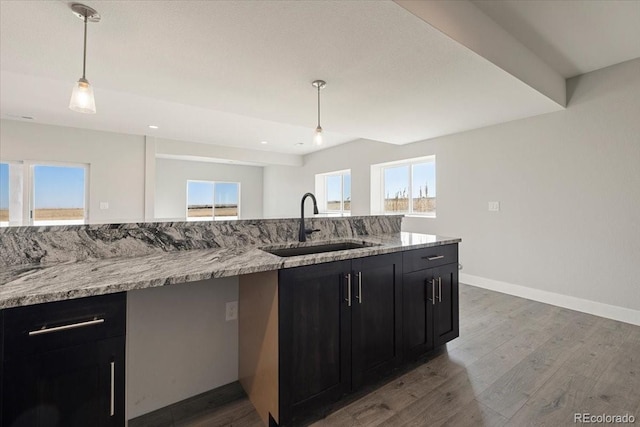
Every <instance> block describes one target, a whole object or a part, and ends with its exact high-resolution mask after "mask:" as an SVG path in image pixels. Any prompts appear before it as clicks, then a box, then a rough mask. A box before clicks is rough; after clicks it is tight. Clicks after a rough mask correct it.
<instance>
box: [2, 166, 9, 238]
mask: <svg viewBox="0 0 640 427" xmlns="http://www.w3.org/2000/svg"><path fill="white" fill-rule="evenodd" d="M7 225H9V164H8V163H0V226H3V227H6V226H7Z"/></svg>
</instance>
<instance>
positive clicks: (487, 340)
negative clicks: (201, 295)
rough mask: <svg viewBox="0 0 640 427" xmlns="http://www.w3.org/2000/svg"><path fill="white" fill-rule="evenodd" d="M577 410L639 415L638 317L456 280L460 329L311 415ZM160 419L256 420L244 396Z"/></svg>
mask: <svg viewBox="0 0 640 427" xmlns="http://www.w3.org/2000/svg"><path fill="white" fill-rule="evenodd" d="M174 411H175V410H174ZM576 412H578V413H584V412H588V413H591V414H603V413H606V414H610V415H617V414H619V415H624V414H627V413H628V414H632V415H634V416H635V417H636V422H640V327H639V326H633V325H629V324H626V323H621V322H616V321H613V320H608V319H603V318H599V317H596V316H591V315H588V314H584V313H579V312H576V311H571V310H567V309H562V308H559V307H555V306H551V305H547V304H542V303H538V302H534V301H529V300H526V299H522V298H517V297H513V296H509V295H505V294H501V293H497V292H492V291H488V290H484V289H480V288H475V287H472V286H465V285H460V338H457V339H456V340H454V341H452V342H450V343H449V344H447V348H446V350H444V349H443V351H440V352H439V353H438V354H436V355H435V356H434V357H432V358H431V359H430V360H428V361H427V362H426V363H424V364H421V365H419V366H417V367H415V368H414V369H412V370H410V371H409V372H406V373H405V374H403V375H401V376H399V377H396V378H394V379H393V380H390V381H387V382H386V383H383V384H381V385H380V386H379V387H378V388H376V389H373V390H371V391H370V392H369V393H368V394H366V395H363V396H359V397H358V398H357V400H353V401H351V402H349V403H348V404H347V405H346V406H344V407H342V408H340V409H338V410H336V411H335V412H333V413H332V414H330V415H329V416H327V417H326V418H324V419H322V420H320V421H318V422H316V423H314V424H312V425H313V426H314V427H323V426H345V427H347V426H349V427H351V426H455V427H461V426H483V425H484V426H514V427H516V426H517V427H522V426H561V425H573V424H574V413H576ZM176 415H177V414H176ZM163 421H164V422H161V423H157V424H155V425H163V426H165V425H166V426H176V427H177V426H207V427H209V426H210V427H214V426H238V427H240V426H243V427H244V426H256V427H257V426H260V425H261V424H260V420H259V418H258V415H257V414H256V413H255V411H254V410H253V408H252V406H251V403H249V401H248V400H247V399H246V398H242V399H238V400H235V401H233V402H230V403H227V404H225V405H223V406H222V407H218V408H216V409H215V410H203V411H201V412H200V413H195V414H182V415H181V416H175V417H169V418H165V419H164V420H163Z"/></svg>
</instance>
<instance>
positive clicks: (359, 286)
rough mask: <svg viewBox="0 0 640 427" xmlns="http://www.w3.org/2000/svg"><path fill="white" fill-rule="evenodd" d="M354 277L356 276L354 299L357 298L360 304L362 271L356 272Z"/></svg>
mask: <svg viewBox="0 0 640 427" xmlns="http://www.w3.org/2000/svg"><path fill="white" fill-rule="evenodd" d="M356 276H358V295H356V298H358V302H359V303H360V304H362V271H358V272H357V273H356Z"/></svg>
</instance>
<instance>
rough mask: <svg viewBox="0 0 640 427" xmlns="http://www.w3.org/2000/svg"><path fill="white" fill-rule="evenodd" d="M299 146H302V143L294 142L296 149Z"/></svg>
mask: <svg viewBox="0 0 640 427" xmlns="http://www.w3.org/2000/svg"><path fill="white" fill-rule="evenodd" d="M301 145H304V142H296V143H295V146H296V147H300V146H301Z"/></svg>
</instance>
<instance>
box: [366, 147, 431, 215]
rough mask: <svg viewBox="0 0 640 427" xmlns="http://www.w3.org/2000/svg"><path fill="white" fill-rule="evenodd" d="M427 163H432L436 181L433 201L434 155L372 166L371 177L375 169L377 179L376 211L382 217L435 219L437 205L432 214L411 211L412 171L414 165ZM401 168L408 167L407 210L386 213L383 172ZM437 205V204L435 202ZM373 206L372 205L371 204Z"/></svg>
mask: <svg viewBox="0 0 640 427" xmlns="http://www.w3.org/2000/svg"><path fill="white" fill-rule="evenodd" d="M427 163H433V167H434V169H435V170H436V179H435V183H436V185H435V187H436V196H435V199H436V200H437V182H438V177H437V164H436V156H435V154H433V155H429V156H422V157H415V158H411V159H404V160H398V161H393V162H388V163H381V164H377V165H372V166H371V168H372V176H373V174H374V173H376V171H375V169H377V173H378V174H379V175H378V177H379V178H378V179H379V189H378V191H379V194H378V197H379V207H378V210H379V212H380V213H381V214H383V215H406V216H415V217H421V218H436V217H437V205H436V210H434V211H433V213H431V212H415V211H414V210H413V174H414V172H413V170H414V167H415V166H416V165H422V164H427ZM401 166H408V167H409V176H408V187H407V191H408V199H409V200H408V202H407V210H406V211H388V210H386V205H385V200H386V199H385V196H386V195H385V187H386V182H385V171H386V170H387V169H391V168H397V167H401ZM372 183H373V180H372ZM436 203H437V202H436ZM372 205H373V204H372Z"/></svg>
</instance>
